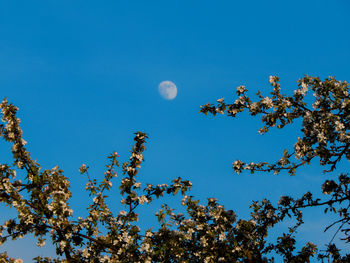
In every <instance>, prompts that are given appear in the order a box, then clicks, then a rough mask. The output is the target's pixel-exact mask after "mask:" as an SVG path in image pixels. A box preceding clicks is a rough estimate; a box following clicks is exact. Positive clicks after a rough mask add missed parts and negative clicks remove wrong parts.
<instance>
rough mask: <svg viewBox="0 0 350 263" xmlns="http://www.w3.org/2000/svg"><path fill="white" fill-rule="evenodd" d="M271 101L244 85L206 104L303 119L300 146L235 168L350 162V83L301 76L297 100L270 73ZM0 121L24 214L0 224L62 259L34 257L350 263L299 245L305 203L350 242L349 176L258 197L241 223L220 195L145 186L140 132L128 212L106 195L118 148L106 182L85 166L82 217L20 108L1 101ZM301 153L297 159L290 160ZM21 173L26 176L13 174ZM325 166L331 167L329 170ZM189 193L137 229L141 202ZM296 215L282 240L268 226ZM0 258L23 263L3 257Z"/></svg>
mask: <svg viewBox="0 0 350 263" xmlns="http://www.w3.org/2000/svg"><path fill="white" fill-rule="evenodd" d="M270 82H271V85H272V88H273V90H272V92H271V95H272V96H271V97H263V96H262V95H261V94H260V93H259V94H258V97H259V100H258V101H257V102H252V101H251V99H250V98H249V97H248V96H247V95H246V92H247V90H246V89H245V87H243V86H240V87H238V88H237V95H238V96H239V98H238V99H237V100H236V101H235V102H234V103H232V104H227V103H225V102H224V99H219V100H218V101H217V102H218V103H217V105H212V104H207V105H204V106H202V107H201V112H203V113H204V114H207V113H211V114H213V115H216V114H217V113H221V114H224V113H225V112H226V113H227V115H228V116H232V117H235V116H236V114H237V113H239V112H242V111H244V110H248V111H249V112H250V114H251V115H258V114H262V121H263V122H264V123H265V126H264V127H263V128H262V129H261V130H260V132H261V133H265V132H267V131H268V130H269V129H270V128H271V127H274V126H276V125H277V127H278V128H283V127H284V126H285V125H287V124H290V123H292V122H293V120H294V119H297V118H302V119H303V129H302V131H303V133H304V136H303V138H299V139H298V141H297V143H296V144H295V145H294V150H293V152H290V153H289V152H288V151H284V154H283V156H282V158H281V159H280V160H279V161H277V162H276V163H272V164H269V163H257V164H255V163H244V162H242V161H239V160H237V161H235V162H234V163H233V168H234V170H235V171H236V172H237V173H240V172H242V171H243V170H250V171H251V172H252V173H254V172H256V171H266V172H274V173H279V172H280V171H282V170H287V171H288V172H289V173H290V174H295V172H296V169H297V168H298V167H300V166H302V165H304V164H307V163H309V162H310V161H311V160H312V159H313V158H315V157H319V158H320V164H321V165H323V166H326V167H329V169H328V170H329V171H333V170H335V169H336V168H337V165H338V163H339V162H340V160H341V159H342V158H343V157H345V158H347V159H349V158H350V153H349V151H348V148H349V145H350V142H349V139H350V134H349V133H348V127H349V113H350V100H349V95H348V89H349V86H348V84H347V83H346V82H339V81H336V80H335V79H333V78H329V79H326V80H325V81H323V82H321V81H320V80H319V79H318V78H311V77H305V78H303V79H301V80H299V87H300V88H299V89H297V90H296V91H295V93H294V95H293V96H286V95H282V94H281V93H280V85H279V83H278V78H277V77H271V78H270ZM308 89H311V90H312V91H313V92H314V95H315V102H314V103H313V105H312V106H313V107H312V108H309V107H308V106H307V104H306V102H305V101H304V96H305V94H306V92H307V90H308ZM0 107H1V110H2V111H1V112H2V121H3V123H4V124H1V125H0V136H1V137H2V138H3V139H4V140H5V141H7V142H9V143H11V144H12V156H13V163H12V164H0V201H1V203H4V204H6V205H7V206H9V207H10V208H14V209H16V210H17V217H16V218H12V219H8V220H6V221H5V222H4V223H3V225H2V226H0V234H1V235H0V242H1V243H4V242H6V241H7V240H8V239H17V238H21V237H23V236H24V235H27V234H33V235H34V237H35V238H37V240H38V242H37V245H38V246H44V245H45V242H46V240H47V239H50V240H51V242H52V243H53V244H54V245H55V246H56V252H57V258H54V259H52V258H41V257H36V258H35V259H34V260H35V261H36V262H274V257H275V255H276V254H279V255H280V256H281V257H282V258H283V259H284V260H285V261H286V262H309V260H310V258H312V257H316V256H317V257H318V259H320V260H324V259H328V260H330V259H331V260H333V261H334V262H349V260H350V255H341V254H340V252H339V249H337V247H336V246H335V245H334V244H332V243H331V242H330V244H329V246H328V247H327V249H326V250H325V251H324V252H323V253H320V252H319V251H318V249H317V247H316V245H314V244H312V243H306V244H305V245H304V246H303V247H302V248H301V249H300V250H297V249H296V247H295V244H296V240H295V233H296V230H297V229H298V227H299V226H300V225H301V224H302V223H303V217H302V210H303V209H306V208H308V207H325V208H326V210H325V212H328V213H329V212H331V213H335V214H337V215H338V217H339V220H337V221H336V222H334V225H339V227H338V230H339V231H342V232H343V233H344V235H345V240H344V242H349V241H350V237H349V231H350V229H349V221H350V217H349V211H348V209H349V207H350V203H349V200H350V196H349V188H348V187H349V181H350V179H349V177H348V176H347V175H345V174H342V175H340V176H339V179H338V181H334V180H328V181H326V182H325V183H324V184H323V185H322V190H323V193H324V194H325V199H324V200H320V199H316V198H314V197H313V195H312V194H311V193H306V194H305V195H304V196H302V197H301V198H297V199H293V198H292V197H287V196H284V197H282V198H281V200H280V202H279V203H278V204H277V205H273V204H272V203H271V202H270V201H268V200H262V201H261V202H253V204H252V206H251V207H252V212H251V218H249V219H237V218H236V215H235V213H234V212H233V211H232V210H226V209H225V208H224V206H222V205H220V204H219V203H218V202H217V199H215V198H208V200H207V203H206V204H205V205H201V204H200V203H199V201H198V200H196V199H194V197H193V196H189V195H186V194H187V192H188V191H189V190H190V188H191V182H189V181H186V180H182V179H181V178H177V179H174V180H173V181H172V182H171V183H169V184H159V185H151V184H147V185H145V186H143V187H142V186H141V183H140V182H138V180H137V179H138V178H137V174H138V171H139V169H140V165H141V163H142V162H143V160H144V159H143V152H144V150H145V143H146V140H147V135H146V134H144V133H142V132H137V133H136V134H135V138H134V146H133V147H132V150H131V156H130V158H129V161H127V162H124V163H123V164H122V165H121V167H120V169H121V170H122V176H121V178H120V181H119V190H120V195H121V203H122V205H123V206H124V207H125V208H124V210H121V211H118V212H117V213H114V212H113V211H111V210H110V209H109V208H108V206H107V203H106V199H107V195H106V193H107V192H108V191H110V190H111V188H112V180H116V181H117V180H118V178H116V177H117V169H118V168H119V161H118V157H119V156H118V154H117V153H116V152H114V153H112V154H111V155H110V156H109V157H108V159H109V163H108V164H107V169H106V171H105V174H104V178H103V180H102V181H101V182H97V180H96V179H93V178H91V177H90V175H89V167H88V166H86V165H82V166H81V167H80V169H79V170H80V173H81V174H85V175H86V177H87V181H88V183H87V185H86V190H87V191H88V193H89V195H90V196H91V205H90V206H88V207H87V211H88V215H87V216H86V217H78V216H77V215H75V214H74V213H73V210H72V209H71V208H70V206H69V198H70V197H71V192H70V190H69V180H68V178H67V177H65V176H64V175H63V171H62V170H61V169H60V168H59V167H54V168H52V169H43V168H42V167H41V166H40V164H38V163H37V162H36V161H33V159H32V158H31V156H30V153H29V152H28V151H27V150H26V148H25V145H26V141H25V140H24V139H23V138H22V130H21V128H20V125H19V124H20V120H19V118H17V116H16V113H17V110H18V108H16V107H15V106H14V105H12V104H10V103H8V101H7V100H6V99H5V100H4V101H3V102H2V103H1V104H0ZM293 156H294V157H296V162H292V160H291V159H292V158H293ZM18 170H21V171H22V172H21V173H18V174H17V172H16V171H18ZM328 170H327V171H328ZM177 193H180V194H181V195H182V196H183V199H182V201H181V204H182V205H183V206H184V208H185V210H186V215H184V214H181V213H175V212H174V209H172V208H170V207H169V206H167V205H166V204H164V205H162V207H161V209H160V210H159V211H158V212H157V213H156V216H157V219H158V221H159V228H158V229H156V230H152V229H151V228H150V229H148V230H146V231H144V232H141V230H140V228H139V227H138V226H137V221H138V219H139V215H138V213H137V210H138V208H139V207H140V206H143V205H148V204H149V203H151V202H152V201H153V200H154V199H157V198H162V197H163V196H164V195H176V194H177ZM290 217H292V218H295V219H296V224H295V225H292V226H291V227H290V228H289V229H288V231H287V233H284V234H283V235H282V236H280V237H278V238H277V239H276V241H275V242H272V241H270V239H271V238H269V239H268V234H269V230H270V229H271V228H272V227H274V226H275V225H276V224H278V223H280V222H281V221H283V220H284V219H286V218H290ZM0 260H1V262H20V260H19V259H16V260H15V259H13V258H10V257H9V256H8V255H7V254H6V253H3V254H1V255H0Z"/></svg>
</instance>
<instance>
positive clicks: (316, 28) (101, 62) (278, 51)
mask: <svg viewBox="0 0 350 263" xmlns="http://www.w3.org/2000/svg"><path fill="white" fill-rule="evenodd" d="M349 10H350V2H349V1H346V0H342V1H341V0H336V1H324V0H318V1H299V0H297V1H204V0H202V1H182V0H177V1H164V0H163V1H87V0H84V1H78V0H75V1H65V0H60V1H54V0H50V1H47V0H46V1H35V2H33V1H30V2H28V1H27V2H26V1H6V2H5V1H4V2H2V3H1V4H0V91H1V97H2V98H3V97H7V98H8V100H9V101H10V102H12V103H14V104H15V105H16V106H18V107H19V108H20V112H19V117H20V118H21V120H22V127H23V130H24V138H25V139H26V140H27V141H28V142H29V144H28V149H29V150H30V151H31V152H32V156H33V157H34V158H36V159H37V160H38V162H39V163H40V164H41V165H43V166H44V167H45V168H52V167H54V166H55V165H59V166H60V167H61V168H62V169H63V170H64V171H65V175H66V176H68V177H69V178H70V179H71V180H72V191H73V194H74V195H73V199H72V207H73V209H74V208H77V209H75V210H76V212H77V213H84V210H83V209H82V207H83V204H87V203H86V195H85V193H84V185H85V178H81V177H79V176H78V172H77V171H78V168H79V167H80V165H81V164H82V163H85V164H87V165H89V166H90V167H91V168H92V176H94V177H95V178H102V175H103V169H104V164H105V163H106V157H107V155H108V154H109V153H111V152H112V151H117V152H118V153H120V156H121V158H120V159H121V160H125V161H126V160H127V159H128V157H129V150H130V148H131V146H132V143H133V142H132V138H133V133H134V132H136V131H143V132H146V133H147V134H148V135H149V137H150V139H149V143H148V144H147V147H148V148H147V151H146V152H145V159H146V162H145V163H144V165H143V167H142V170H141V173H140V180H141V181H142V182H150V183H167V182H170V181H171V180H172V179H173V178H175V177H178V176H181V177H182V178H186V179H189V180H191V181H192V182H193V185H194V187H193V190H192V192H191V194H193V195H195V196H197V197H198V198H200V199H201V200H202V202H205V199H206V198H207V197H213V196H214V197H218V198H219V201H220V202H221V203H223V204H224V205H225V206H226V207H227V208H229V209H233V210H235V211H236V212H237V214H238V215H239V216H241V217H245V216H247V215H248V214H249V210H248V207H249V205H250V203H251V200H259V199H262V198H263V197H269V198H271V199H273V200H278V199H279V197H280V196H281V195H282V194H285V193H288V194H292V195H294V196H297V195H300V194H303V193H304V192H306V191H307V190H317V191H318V189H319V185H320V184H321V183H322V181H323V180H324V178H325V177H326V176H325V175H322V174H321V171H322V169H320V168H319V167H318V166H317V164H316V163H315V165H314V166H312V167H307V168H304V169H301V170H300V171H299V173H298V174H297V176H295V177H289V176H287V175H283V174H282V175H280V176H273V175H267V174H260V175H255V176H251V175H248V174H243V175H240V176H237V175H234V173H233V170H232V169H231V164H232V161H234V160H236V159H242V160H245V161H250V160H251V161H255V162H257V161H263V160H264V161H265V160H266V161H274V160H276V159H277V158H279V156H280V154H281V150H282V149H284V148H287V149H288V148H289V149H290V147H292V145H293V143H294V139H295V138H297V136H298V134H299V130H298V129H297V128H298V127H299V126H297V125H296V126H294V127H290V128H287V129H285V130H282V131H272V132H271V134H267V135H264V136H261V135H259V134H258V133H257V130H258V128H259V127H260V120H259V118H249V117H248V116H247V115H244V114H243V115H242V116H241V117H239V118H237V119H232V118H228V117H222V116H218V117H216V118H212V117H208V116H207V117H206V116H204V115H201V114H199V113H198V112H199V110H200V105H203V104H206V103H207V102H214V101H215V100H216V99H218V98H221V97H225V98H226V99H227V100H228V101H230V100H234V98H235V94H234V91H235V88H236V87H237V86H238V85H246V87H247V88H248V90H249V94H251V95H254V94H255V93H256V92H257V91H258V90H262V91H263V92H265V94H267V93H268V92H269V85H268V77H269V76H270V75H277V76H279V77H280V78H281V83H282V88H283V89H284V91H285V93H291V92H292V90H293V89H295V88H296V80H297V79H298V78H301V77H303V75H304V74H309V75H311V76H320V77H321V78H324V77H327V76H329V75H332V76H335V77H336V78H337V79H339V80H347V81H350V71H349V60H350V49H349V47H350V33H349V32H350V29H349V27H350V17H349V15H348V14H349ZM164 80H170V81H173V82H174V83H175V84H176V85H177V87H178V96H177V98H176V99H174V100H172V101H167V100H164V99H163V98H162V97H161V96H160V95H159V93H158V90H157V88H158V84H159V83H160V82H161V81H164ZM1 145H2V146H1V148H0V156H1V162H3V160H5V161H6V160H8V156H9V153H10V146H9V145H7V144H5V143H2V144H1ZM347 165H348V164H344V165H343V168H344V169H345V167H347ZM113 198H114V199H113ZM112 199H113V200H118V190H117V189H115V192H114V193H113V194H112ZM167 202H168V203H170V204H172V205H174V206H175V207H176V206H177V205H176V202H174V201H171V200H168V199H167ZM116 203H117V202H116ZM0 211H1V214H2V216H1V218H4V217H5V216H4V215H6V214H7V213H9V214H11V212H9V211H8V210H7V209H6V208H4V207H1V208H0ZM141 212H142V213H143V214H144V216H145V218H144V219H143V221H142V224H143V227H145V228H146V227H147V226H148V225H150V226H151V225H152V224H154V219H153V216H152V214H153V212H154V211H153V210H152V209H150V208H147V209H146V208H145V209H142V211H141ZM310 217H312V216H311V215H310ZM313 218H314V219H313V223H312V227H309V228H305V229H304V232H302V233H301V234H300V238H301V240H302V242H304V241H308V240H310V239H311V240H313V241H314V242H316V243H317V241H319V242H320V244H325V243H326V242H327V240H329V236H331V235H327V236H325V235H318V234H317V235H316V233H317V232H318V230H319V229H320V228H321V227H322V226H323V225H324V222H326V221H325V220H327V219H325V218H322V217H318V216H317V220H318V221H317V220H316V219H315V216H314V217H313ZM315 226H316V227H315ZM317 226H319V227H317ZM315 228H316V229H315ZM310 229H311V230H310ZM312 229H314V230H312ZM31 243H32V241H31V239H25V240H23V241H17V242H14V243H11V244H9V245H6V246H5V247H3V248H0V251H2V250H5V249H6V250H8V251H9V253H10V254H12V255H13V256H16V253H17V252H18V248H21V254H20V255H18V256H21V257H22V258H23V259H26V260H29V259H31V258H32V257H33V256H36V255H37V254H38V253H39V254H41V255H52V253H53V249H52V248H50V247H47V248H45V249H36V248H35V246H33V245H32V244H31Z"/></svg>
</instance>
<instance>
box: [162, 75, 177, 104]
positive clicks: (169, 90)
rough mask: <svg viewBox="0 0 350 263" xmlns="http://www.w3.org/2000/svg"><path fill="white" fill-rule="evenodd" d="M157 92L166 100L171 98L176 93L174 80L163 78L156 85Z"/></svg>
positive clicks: (174, 96) (173, 97)
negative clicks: (163, 79)
mask: <svg viewBox="0 0 350 263" xmlns="http://www.w3.org/2000/svg"><path fill="white" fill-rule="evenodd" d="M158 90H159V94H160V95H161V96H162V97H163V98H164V99H166V100H173V99H175V98H176V95H177V87H176V85H175V84H174V82H172V81H169V80H165V81H162V82H161V83H160V84H159V86H158Z"/></svg>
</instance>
